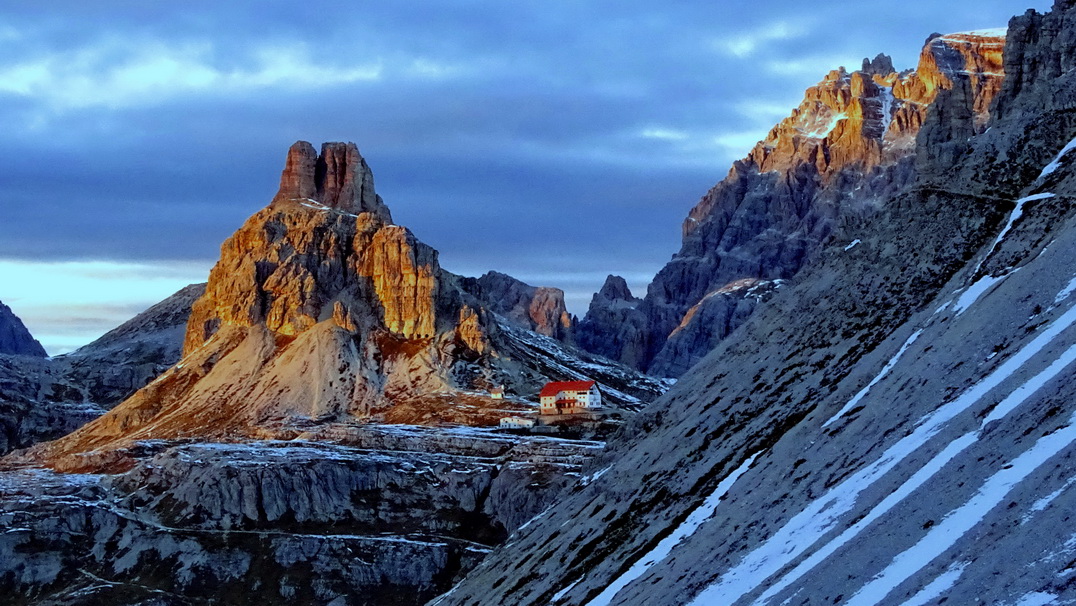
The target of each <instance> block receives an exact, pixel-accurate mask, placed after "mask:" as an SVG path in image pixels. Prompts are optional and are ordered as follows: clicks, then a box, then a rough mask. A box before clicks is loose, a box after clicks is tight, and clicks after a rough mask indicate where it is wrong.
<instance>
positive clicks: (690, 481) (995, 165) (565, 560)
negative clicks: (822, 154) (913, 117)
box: [434, 1, 1076, 606]
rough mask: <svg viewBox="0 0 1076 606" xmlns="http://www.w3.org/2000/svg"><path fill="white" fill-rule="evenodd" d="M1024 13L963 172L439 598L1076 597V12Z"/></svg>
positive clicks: (781, 304) (1001, 600)
mask: <svg viewBox="0 0 1076 606" xmlns="http://www.w3.org/2000/svg"><path fill="white" fill-rule="evenodd" d="M1009 32H1010V39H1009V42H1008V45H1007V47H1006V55H1005V65H1006V71H1007V73H1008V77H1009V78H1010V79H1008V80H1006V81H1005V83H1004V85H1003V87H1002V89H1001V91H1000V92H999V93H998V98H997V101H996V105H995V106H994V107H995V112H994V114H995V116H994V118H993V119H992V121H991V122H990V123H989V127H990V130H989V131H988V132H986V133H985V134H982V135H979V136H977V137H975V138H973V139H972V140H971V141H957V142H955V143H959V144H960V145H959V146H954V147H953V149H952V150H951V151H952V152H953V153H950V154H948V156H947V158H948V160H943V161H953V162H955V163H956V164H955V165H954V166H953V168H952V170H951V171H949V173H948V178H946V179H945V180H931V179H930V178H926V177H924V178H920V179H919V180H917V181H916V183H914V184H913V185H912V186H911V187H910V188H908V189H907V190H905V191H904V192H903V193H901V194H899V195H898V196H896V197H894V198H892V199H890V200H887V201H885V203H884V204H883V205H882V206H881V209H880V210H879V212H878V214H877V215H876V216H875V217H874V218H873V219H872V221H871V222H870V223H869V224H861V225H851V226H849V227H848V230H847V232H846V233H842V235H841V236H840V238H839V241H838V242H837V243H835V244H834V245H833V246H830V247H827V248H825V249H824V250H823V251H821V253H820V257H819V260H818V262H817V263H815V264H812V265H811V266H810V267H809V268H808V269H807V270H806V271H805V272H804V273H803V274H802V275H801V276H799V277H797V279H796V280H795V281H794V283H792V284H791V285H789V286H788V287H786V288H783V289H781V290H780V291H779V292H778V294H777V295H775V296H774V298H773V299H772V300H771V302H770V303H769V304H767V305H765V306H762V307H761V308H760V309H759V311H757V312H756V313H755V314H754V315H752V317H751V318H750V319H749V320H748V321H747V323H746V324H745V325H744V326H743V327H742V328H741V329H740V331H739V332H738V333H737V336H736V338H735V339H732V340H726V341H724V342H723V343H722V344H721V345H720V346H718V348H717V349H716V350H715V351H714V352H712V353H711V354H710V355H709V356H708V357H707V358H706V359H704V360H703V361H702V362H701V363H700V364H699V365H697V366H696V367H695V368H694V369H693V370H692V371H691V372H689V373H688V374H687V375H686V376H685V377H684V378H682V379H681V381H680V382H679V383H678V384H677V386H676V387H675V388H674V389H673V390H671V391H670V392H669V393H668V394H667V395H666V396H665V397H663V398H661V399H660V400H659V401H658V402H656V403H655V404H654V405H652V406H651V407H650V408H649V409H647V411H646V412H645V413H644V414H642V415H640V416H639V417H637V418H636V419H635V420H634V421H633V423H632V425H631V426H630V427H628V428H626V430H625V434H624V436H625V437H626V436H640V437H639V439H637V440H631V441H628V440H626V441H624V442H615V443H614V445H613V446H612V447H611V449H610V450H609V451H608V452H607V453H606V454H605V455H603V457H602V460H601V461H600V462H598V463H597V466H598V467H596V469H597V470H599V471H600V472H601V475H600V478H599V479H598V480H596V481H595V482H593V483H591V484H590V485H588V486H585V487H578V488H577V489H575V490H574V491H573V494H572V495H571V496H570V497H569V498H568V499H566V500H564V501H563V502H561V503H560V504H559V505H558V507H557V508H555V509H553V510H550V511H549V512H547V513H546V514H544V515H543V516H541V517H539V518H538V519H537V520H535V521H534V522H532V523H531V524H530V525H528V526H527V527H525V528H524V529H521V530H520V531H517V533H516V534H515V535H514V536H513V537H511V538H510V539H509V543H508V544H507V545H506V546H505V547H504V548H502V549H500V550H498V551H497V552H496V553H494V554H493V555H492V556H491V557H489V558H487V559H486V560H485V561H484V562H483V564H482V565H480V567H479V568H478V569H476V571H475V572H474V573H472V574H471V575H470V576H469V577H467V578H466V579H465V580H464V582H463V583H462V584H460V585H459V586H457V587H456V588H455V589H454V590H453V591H452V592H451V593H449V594H447V595H446V596H443V597H442V598H441V599H439V600H436V601H435V602H434V603H437V604H442V605H445V604H469V605H473V604H494V603H505V604H508V603H510V604H549V603H562V604H580V605H583V604H587V605H591V606H597V605H604V604H618V605H643V604H670V605H671V604H697V605H717V604H720V605H723V606H725V605H739V604H823V603H825V604H903V603H911V604H933V603H941V602H942V601H946V603H952V604H970V603H990V604H1032V603H1033V604H1048V603H1068V602H1071V601H1072V600H1076V584H1074V583H1073V582H1072V579H1073V574H1074V571H1073V568H1072V561H1073V558H1074V556H1076V553H1073V550H1074V547H1073V546H1074V544H1076V536H1074V535H1073V531H1072V527H1071V519H1072V516H1073V515H1076V491H1074V490H1073V486H1074V485H1076V477H1074V471H1073V470H1074V466H1073V460H1072V458H1073V457H1074V456H1076V431H1074V428H1076V405H1074V402H1076V381H1073V379H1072V376H1073V375H1072V372H1073V368H1074V366H1073V363H1074V362H1076V296H1073V295H1074V294H1076V265H1074V264H1073V262H1072V259H1073V258H1074V255H1076V213H1073V210H1072V209H1073V204H1072V202H1073V200H1076V153H1074V152H1073V149H1076V142H1074V141H1076V140H1074V139H1073V137H1074V135H1076V104H1073V100H1074V99H1076V81H1074V78H1076V75H1074V74H1076V53H1074V51H1073V49H1074V48H1076V47H1074V46H1073V44H1072V43H1073V41H1074V40H1076V8H1074V6H1073V3H1072V2H1068V1H1065V2H1057V3H1056V4H1055V6H1054V9H1053V11H1052V12H1051V13H1049V14H1047V15H1040V14H1037V13H1035V12H1029V13H1028V14H1026V15H1024V16H1022V17H1018V18H1015V19H1014V20H1013V21H1012V22H1011V24H1010V29H1009ZM960 96H961V95H960V94H959V93H956V94H952V95H942V96H940V98H939V99H938V101H937V103H940V104H950V103H952V104H955V105H956V106H957V107H961V106H963V104H964V100H963V99H961V98H960ZM937 111H939V112H943V111H953V107H950V106H946V107H945V108H944V110H937ZM934 144H936V141H935V140H934V139H933V138H932V137H930V136H925V135H920V137H919V139H918V142H917V145H919V146H924V145H934ZM931 153H933V152H930V151H927V150H923V151H922V153H921V154H918V153H917V155H919V156H920V157H927V156H929V155H930V154H931ZM953 175H959V176H961V178H959V179H957V178H953ZM855 240H859V244H857V245H856V246H854V247H850V248H848V246H849V245H850V244H851V242H854V241H855Z"/></svg>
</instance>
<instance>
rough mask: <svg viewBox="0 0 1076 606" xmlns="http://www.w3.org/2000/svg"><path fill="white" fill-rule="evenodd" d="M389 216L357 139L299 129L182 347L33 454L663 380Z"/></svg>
mask: <svg viewBox="0 0 1076 606" xmlns="http://www.w3.org/2000/svg"><path fill="white" fill-rule="evenodd" d="M389 221H390V216H389V213H388V210H387V208H386V207H385V206H384V204H383V203H382V202H381V200H380V198H379V197H377V195H376V194H375V193H374V192H373V181H372V177H371V176H370V171H369V168H368V167H367V165H366V163H365V161H364V160H362V158H361V157H360V156H359V155H358V151H357V149H356V148H355V146H354V144H339V143H331V144H325V145H324V146H323V147H322V153H321V155H319V156H314V155H313V148H312V147H311V146H310V145H309V144H307V143H302V142H300V143H297V144H295V145H293V146H292V148H291V149H290V150H289V152H288V157H287V160H286V162H285V168H284V171H283V175H282V177H281V188H280V191H279V193H278V194H277V195H276V196H275V197H274V199H273V201H272V203H271V204H270V205H269V206H268V207H266V208H265V209H263V210H261V211H259V212H258V213H256V214H254V215H253V216H252V217H250V219H248V220H247V221H246V222H245V223H244V225H243V226H242V227H241V228H240V229H239V230H238V231H236V232H235V234H234V235H232V236H231V237H230V238H228V240H227V241H225V242H224V244H223V245H222V246H221V257H220V260H219V261H218V262H217V264H216V265H215V266H214V267H213V270H212V271H211V272H210V276H209V282H208V284H207V285H206V287H205V293H204V294H203V295H202V296H201V297H200V298H198V300H197V301H196V302H195V303H194V304H193V306H192V309H191V312H190V318H189V320H188V322H187V329H186V335H185V338H184V345H183V351H184V357H183V359H182V360H181V361H180V362H179V363H178V364H176V365H175V366H174V367H172V368H171V369H170V370H168V371H167V372H166V373H164V374H163V375H161V376H160V377H158V378H157V379H156V380H155V381H153V382H152V383H150V384H149V385H147V386H146V387H145V388H144V389H142V390H140V391H138V392H137V393H135V394H134V395H133V396H131V398H130V399H128V400H127V401H125V402H124V403H123V404H121V405H120V406H118V407H116V408H115V409H113V410H111V411H110V412H109V413H108V414H106V415H104V416H103V417H101V418H100V419H97V420H96V421H94V422H92V423H90V424H89V425H87V426H85V427H83V428H82V429H80V430H79V431H77V432H75V433H73V434H71V435H69V436H67V437H65V438H63V439H61V440H58V441H56V442H53V443H50V444H46V445H40V446H38V447H35V448H34V449H33V450H32V451H31V452H30V453H29V454H28V455H26V457H25V458H26V460H29V461H34V462H47V463H48V464H50V465H55V466H57V467H58V468H63V469H78V470H86V469H97V468H98V467H95V465H98V464H99V463H97V462H95V463H90V462H88V461H90V459H87V458H86V457H81V456H79V453H83V452H87V451H92V450H117V451H122V450H123V449H125V448H128V447H129V446H130V445H132V444H134V443H135V442H137V441H139V440H152V439H171V438H178V437H187V438H198V439H206V440H218V439H225V438H227V439H232V438H237V437H238V438H247V439H249V438H263V437H293V436H294V435H295V429H294V426H295V425H296V424H299V425H302V426H305V425H306V424H309V423H311V422H313V423H323V422H330V421H340V420H359V419H362V420H375V421H377V420H381V421H387V422H392V423H439V422H456V423H465V424H495V423H496V422H497V421H498V420H499V418H500V417H503V416H504V415H505V412H506V411H511V410H523V409H526V408H527V405H526V404H525V403H523V402H521V401H519V400H518V399H506V400H498V401H496V402H494V401H492V400H490V399H489V398H485V397H483V396H481V395H480V394H478V393H476V392H488V390H489V389H490V388H492V387H493V386H495V385H504V386H505V387H506V389H507V390H508V392H509V394H510V395H513V394H515V395H520V394H523V395H532V394H534V393H536V392H537V391H538V390H539V389H540V387H541V386H542V385H543V384H544V383H545V382H546V381H547V380H566V379H577V378H580V377H584V376H585V377H589V378H591V379H594V380H597V381H599V382H600V383H601V384H602V386H603V389H604V390H605V393H606V399H607V400H609V401H610V402H611V403H613V404H638V402H639V400H638V399H637V398H639V397H642V398H643V399H646V400H649V399H650V397H652V396H653V395H655V394H657V393H660V392H661V391H662V390H663V387H664V386H663V385H662V384H661V383H659V382H657V381H653V380H650V379H648V378H645V377H643V376H641V375H639V374H637V373H633V372H632V371H629V370H627V369H624V368H621V367H618V366H617V365H615V364H611V363H608V362H603V361H601V360H598V359H595V358H594V357H593V356H588V355H586V354H584V353H582V352H573V351H572V350H571V349H570V348H567V347H565V346H564V345H563V344H561V343H559V342H557V341H555V340H543V338H542V337H541V336H540V335H535V334H534V333H530V332H528V331H525V330H518V329H515V328H513V327H511V326H510V325H509V324H510V323H505V324H503V325H502V323H501V322H500V321H499V320H498V319H497V316H496V313H494V312H496V311H497V310H500V309H503V308H504V306H505V305H508V304H509V303H511V300H510V298H505V299H503V300H502V296H504V297H507V296H508V295H509V294H512V295H513V296H515V297H516V298H515V301H516V303H519V304H520V305H521V306H522V305H525V306H526V309H525V311H524V310H522V309H521V310H520V312H521V313H520V314H517V315H522V314H523V313H525V314H526V318H529V319H530V321H531V324H530V325H529V326H527V328H532V327H533V328H535V329H541V330H545V331H547V332H549V333H550V334H551V335H553V336H556V337H559V338H561V339H567V338H568V337H570V332H569V328H570V321H569V320H568V318H567V314H566V312H564V306H563V294H562V293H560V291H553V290H550V289H540V288H539V289H533V288H532V287H529V286H526V285H524V284H522V283H520V282H518V281H515V280H513V279H511V278H509V277H507V276H499V277H498V276H493V275H488V276H486V277H484V278H480V279H479V280H477V281H473V282H476V283H477V284H478V285H480V286H481V285H483V284H484V285H485V287H484V288H486V291H483V289H482V288H479V289H478V290H479V293H478V295H479V296H476V295H475V294H472V293H471V292H468V290H467V289H466V288H464V287H462V286H461V284H463V283H466V282H467V280H465V279H463V278H460V277H458V276H454V275H452V274H450V273H448V272H445V271H443V270H442V269H441V267H440V265H439V263H438V258H437V257H438V256H437V251H435V250H434V249H432V248H430V247H429V246H427V245H425V244H423V243H422V242H420V241H419V240H418V239H417V238H415V236H414V235H413V234H412V233H411V232H410V231H409V230H407V229H406V228H404V227H401V226H399V225H393V224H392V223H390V222H389ZM498 285H500V286H498ZM487 291H488V292H487ZM490 300H495V301H498V304H497V305H494V304H491V303H489V302H488V301H490ZM498 305H500V307H498ZM513 306H514V304H513ZM506 311H507V312H509V313H514V311H515V310H514V309H513V308H508V309H507V310H506ZM525 326H526V325H525ZM93 460H94V461H98V462H100V461H107V460H108V459H107V458H105V459H100V458H97V459H93ZM100 464H101V465H105V468H108V465H113V464H114V463H107V462H106V463H100ZM120 467H121V468H122V465H121V466H120Z"/></svg>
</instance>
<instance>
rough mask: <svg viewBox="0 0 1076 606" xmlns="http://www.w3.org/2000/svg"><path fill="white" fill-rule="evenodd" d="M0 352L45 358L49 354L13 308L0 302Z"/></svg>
mask: <svg viewBox="0 0 1076 606" xmlns="http://www.w3.org/2000/svg"><path fill="white" fill-rule="evenodd" d="M0 354H9V355H17V356H34V357H37V358H44V357H45V356H47V355H48V354H46V353H45V348H44V347H42V346H41V343H38V342H37V339H35V338H34V337H33V336H32V335H31V334H30V331H29V330H27V328H26V325H25V324H23V323H22V320H21V319H19V317H18V316H16V315H15V312H13V311H11V308H10V307H8V306H7V305H4V304H3V303H0Z"/></svg>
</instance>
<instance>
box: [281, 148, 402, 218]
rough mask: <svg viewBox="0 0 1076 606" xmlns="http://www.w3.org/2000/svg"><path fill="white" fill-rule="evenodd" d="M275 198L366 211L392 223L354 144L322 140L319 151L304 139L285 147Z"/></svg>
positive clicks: (364, 161) (350, 211)
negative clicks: (278, 186) (278, 187)
mask: <svg viewBox="0 0 1076 606" xmlns="http://www.w3.org/2000/svg"><path fill="white" fill-rule="evenodd" d="M275 200H278V201H294V202H299V203H303V202H305V203H308V204H309V203H314V204H319V205H322V206H326V207H328V208H333V209H337V210H340V211H344V212H349V213H354V214H359V213H367V212H368V213H373V214H375V215H377V216H378V217H379V218H380V219H381V220H382V221H383V222H385V223H391V222H392V217H391V215H390V214H389V210H388V207H387V206H385V203H384V201H382V200H381V197H380V196H378V195H377V193H376V192H375V191H374V177H373V172H371V171H370V167H369V166H368V165H367V164H366V160H365V159H364V158H363V157H362V155H361V154H359V148H358V147H357V146H356V145H355V144H354V143H340V142H331V143H323V144H322V145H321V153H320V154H318V153H317V152H315V151H314V146H313V145H311V144H310V143H308V142H307V141H297V142H295V144H293V145H292V146H291V148H290V149H289V150H288V157H287V160H286V161H285V163H284V172H283V173H282V174H281V176H280V191H279V192H277V195H276V198H275Z"/></svg>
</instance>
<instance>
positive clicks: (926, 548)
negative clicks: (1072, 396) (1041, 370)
mask: <svg viewBox="0 0 1076 606" xmlns="http://www.w3.org/2000/svg"><path fill="white" fill-rule="evenodd" d="M1069 423H1070V424H1069V425H1067V426H1066V427H1063V428H1061V429H1058V430H1057V431H1055V432H1053V433H1051V434H1049V435H1046V436H1044V437H1043V438H1040V439H1039V440H1038V441H1037V442H1035V445H1034V446H1032V447H1031V448H1030V449H1029V450H1027V451H1026V452H1024V453H1023V454H1021V455H1020V456H1018V457H1016V458H1015V459H1013V460H1012V461H1011V462H1009V463H1008V464H1007V465H1004V466H1003V467H1002V468H1001V470H1000V471H998V472H997V473H995V474H994V475H993V476H991V477H990V478H989V479H987V480H986V482H985V483H983V485H982V487H981V488H979V492H978V493H976V494H975V496H974V497H972V498H971V500H969V501H968V502H967V503H964V504H963V505H962V506H960V507H958V508H957V509H954V510H953V511H951V512H949V514H948V515H947V516H945V518H944V519H943V520H942V521H941V523H939V524H938V525H937V526H934V527H933V528H931V529H930V532H928V533H927V534H926V536H924V537H923V538H922V539H920V540H919V542H918V543H916V544H915V545H913V546H912V547H910V548H908V549H907V550H905V551H904V552H903V553H901V554H900V555H898V556H897V557H895V558H893V561H892V562H891V563H890V564H889V566H887V567H886V568H885V570H883V571H882V572H881V573H879V574H878V575H877V576H876V577H874V579H873V580H871V582H870V583H867V584H866V585H864V586H863V588H862V589H860V590H859V591H858V592H857V593H856V594H855V595H854V596H852V599H851V600H849V601H848V603H847V606H859V605H867V604H871V605H873V604H877V603H878V602H879V601H881V600H882V599H883V598H885V596H887V595H889V593H890V592H891V591H892V590H894V589H896V587H897V586H898V585H900V584H901V583H903V582H904V581H905V580H907V579H908V578H910V577H911V576H912V575H913V574H915V573H917V572H919V570H920V569H922V567H923V566H925V565H926V564H927V563H928V562H930V561H931V560H933V559H934V558H936V557H938V556H940V555H941V554H943V553H945V551H946V550H948V549H949V548H950V547H952V546H953V544H955V543H956V541H957V540H958V539H960V538H961V537H963V536H964V535H965V534H967V532H968V531H969V530H971V529H972V528H974V527H975V526H976V525H977V524H979V522H981V521H982V520H983V518H985V517H986V515H987V514H988V513H989V512H990V510H992V509H994V508H995V507H997V506H998V505H1000V504H1001V502H1002V501H1004V500H1005V497H1006V496H1007V495H1008V494H1009V492H1010V491H1011V490H1012V489H1013V488H1014V487H1015V486H1016V485H1017V484H1019V483H1020V481H1022V480H1023V479H1025V478H1027V477H1028V476H1029V475H1031V474H1032V473H1034V472H1035V470H1037V469H1038V468H1039V467H1040V466H1041V465H1043V464H1044V463H1046V461H1048V460H1049V459H1051V458H1052V457H1054V456H1055V455H1057V454H1058V453H1060V452H1061V451H1062V450H1064V449H1065V448H1067V447H1068V446H1071V445H1072V443H1073V441H1076V415H1073V416H1072V418H1070V419H1069Z"/></svg>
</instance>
